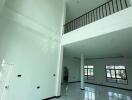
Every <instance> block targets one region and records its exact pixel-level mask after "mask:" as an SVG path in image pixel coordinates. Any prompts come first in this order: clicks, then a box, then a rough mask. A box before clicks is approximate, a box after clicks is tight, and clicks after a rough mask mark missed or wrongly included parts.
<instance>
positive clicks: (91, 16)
mask: <svg viewBox="0 0 132 100" xmlns="http://www.w3.org/2000/svg"><path fill="white" fill-rule="evenodd" d="M129 6H130V2H129V0H110V1H108V2H106V3H104V4H102V5H100V6H98V7H96V8H94V9H93V10H91V11H89V12H87V13H85V14H83V15H81V16H79V17H78V18H75V19H73V20H72V21H70V22H68V23H66V24H65V25H64V33H68V32H70V31H73V30H75V29H77V28H80V27H82V26H85V25H87V24H90V23H92V22H94V21H97V20H99V19H102V18H104V17H106V16H109V15H111V14H113V13H116V12H119V11H120V10H123V9H125V8H128V7H129Z"/></svg>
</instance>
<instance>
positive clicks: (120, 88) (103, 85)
mask: <svg viewBox="0 0 132 100" xmlns="http://www.w3.org/2000/svg"><path fill="white" fill-rule="evenodd" d="M85 83H88V84H92V85H99V86H104V87H111V88H116V89H122V90H127V91H132V89H125V88H120V87H115V86H109V85H103V84H97V83H90V82H85Z"/></svg>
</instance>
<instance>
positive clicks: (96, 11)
mask: <svg viewBox="0 0 132 100" xmlns="http://www.w3.org/2000/svg"><path fill="white" fill-rule="evenodd" d="M97 11H98V8H96V20H98V12H97Z"/></svg>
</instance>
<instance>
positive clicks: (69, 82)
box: [68, 81, 80, 83]
mask: <svg viewBox="0 0 132 100" xmlns="http://www.w3.org/2000/svg"><path fill="white" fill-rule="evenodd" d="M78 82H80V81H74V82H68V83H78Z"/></svg>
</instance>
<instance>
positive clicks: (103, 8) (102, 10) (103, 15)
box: [102, 6, 104, 17]
mask: <svg viewBox="0 0 132 100" xmlns="http://www.w3.org/2000/svg"><path fill="white" fill-rule="evenodd" d="M102 16H103V17H104V7H103V6H102Z"/></svg>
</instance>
